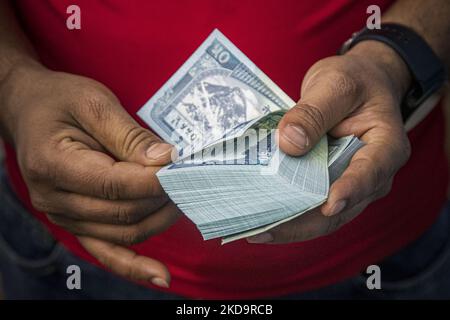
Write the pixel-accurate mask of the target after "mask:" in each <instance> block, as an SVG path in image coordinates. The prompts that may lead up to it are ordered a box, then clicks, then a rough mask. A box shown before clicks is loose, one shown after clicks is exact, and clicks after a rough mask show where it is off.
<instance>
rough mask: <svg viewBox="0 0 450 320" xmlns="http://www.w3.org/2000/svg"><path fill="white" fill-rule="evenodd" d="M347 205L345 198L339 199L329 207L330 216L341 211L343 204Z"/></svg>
mask: <svg viewBox="0 0 450 320" xmlns="http://www.w3.org/2000/svg"><path fill="white" fill-rule="evenodd" d="M346 205H347V201H345V200H339V201H337V202H336V203H335V204H334V206H333V207H332V208H331V212H330V216H334V215H335V214H338V213H339V212H341V211H342V210H343V209H344V208H345V206H346Z"/></svg>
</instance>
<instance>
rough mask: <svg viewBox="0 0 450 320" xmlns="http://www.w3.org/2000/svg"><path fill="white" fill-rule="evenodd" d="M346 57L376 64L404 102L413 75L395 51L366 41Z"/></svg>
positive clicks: (371, 41) (357, 45)
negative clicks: (355, 57)
mask: <svg viewBox="0 0 450 320" xmlns="http://www.w3.org/2000/svg"><path fill="white" fill-rule="evenodd" d="M346 55H353V56H358V57H360V58H363V59H365V60H367V61H368V62H370V63H372V64H374V65H375V66H376V67H377V68H378V69H379V70H381V71H382V72H383V73H384V74H385V75H386V76H387V78H388V81H389V82H390V83H389V85H390V86H391V87H392V88H393V89H394V90H393V92H394V94H395V95H396V96H397V99H398V101H399V102H401V101H402V99H403V97H404V96H405V94H406V93H407V91H408V89H409V88H410V86H411V83H412V75H411V72H410V71H409V69H408V67H407V65H406V63H405V62H404V61H403V59H402V58H401V57H400V55H398V53H397V52H395V50H393V49H392V48H391V47H389V46H388V45H386V44H384V43H382V42H379V41H375V40H366V41H362V42H359V43H357V44H356V45H355V46H354V47H352V48H351V49H350V50H349V51H348V52H347V53H346Z"/></svg>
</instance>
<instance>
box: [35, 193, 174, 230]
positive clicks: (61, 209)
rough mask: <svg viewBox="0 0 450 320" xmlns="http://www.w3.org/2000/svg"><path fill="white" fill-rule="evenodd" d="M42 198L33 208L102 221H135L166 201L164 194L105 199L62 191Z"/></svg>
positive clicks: (58, 214)
mask: <svg viewBox="0 0 450 320" xmlns="http://www.w3.org/2000/svg"><path fill="white" fill-rule="evenodd" d="M46 198H47V199H46V200H45V201H46V204H44V205H43V207H42V208H39V207H38V208H36V209H38V210H41V211H43V212H46V213H50V214H52V215H56V216H63V217H66V218H71V219H74V220H83V221H87V222H100V223H106V224H135V223H138V222H140V221H141V220H142V219H144V218H145V217H146V216H148V215H149V214H151V213H152V212H154V211H156V210H158V209H159V208H161V207H162V206H163V205H165V204H166V203H167V201H168V198H167V197H159V198H145V199H136V200H105V199H99V198H93V197H89V196H85V195H81V194H76V193H68V192H63V191H60V192H56V193H51V194H49V195H47V197H46ZM47 203H48V204H47Z"/></svg>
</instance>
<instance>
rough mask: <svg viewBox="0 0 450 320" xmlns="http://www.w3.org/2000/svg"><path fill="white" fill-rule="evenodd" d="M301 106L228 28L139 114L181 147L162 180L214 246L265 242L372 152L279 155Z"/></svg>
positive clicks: (327, 144)
mask: <svg viewBox="0 0 450 320" xmlns="http://www.w3.org/2000/svg"><path fill="white" fill-rule="evenodd" d="M294 105H295V102H294V101H293V100H292V99H290V98H289V97H288V96H287V95H286V94H285V93H284V92H283V91H282V90H281V89H280V88H279V87H278V86H277V85H276V84H275V83H273V82H272V81H271V80H270V79H269V78H268V77H267V76H266V75H265V74H264V73H263V72H262V71H261V70H260V69H258V67H256V66H255V65H254V64H253V63H252V62H251V61H250V59H248V58H247V57H246V56H245V55H244V54H243V53H242V52H241V51H240V50H239V49H238V48H237V47H236V46H234V45H233V44H232V43H231V42H230V41H229V40H228V39H227V38H226V37H225V36H224V35H223V34H222V33H221V32H220V31H218V30H214V31H213V32H212V34H211V35H210V36H209V37H208V38H207V39H206V40H205V41H204V42H203V44H201V45H200V47H199V48H198V49H197V50H196V51H195V52H194V54H193V55H192V56H191V57H190V58H189V59H188V60H187V61H186V62H185V63H184V65H183V66H182V67H181V68H180V69H179V70H178V71H177V72H176V73H175V74H174V75H173V76H172V77H171V78H170V79H169V80H168V81H167V83H166V84H165V85H164V86H163V87H162V88H161V89H160V90H159V91H158V92H157V93H156V94H155V95H154V96H153V97H152V98H151V99H150V100H149V101H148V102H147V103H146V104H145V105H144V106H143V107H142V108H141V109H140V110H139V111H138V115H139V116H140V117H141V118H142V119H143V120H144V121H145V122H146V123H147V124H148V125H149V126H150V127H151V128H152V129H153V130H154V131H155V132H156V133H158V134H159V135H160V136H161V137H162V138H163V139H164V140H166V141H167V142H168V143H171V144H173V145H175V146H176V148H177V151H178V153H177V155H176V157H175V159H174V161H173V163H172V164H170V165H168V166H166V167H164V168H162V169H161V170H160V171H159V172H158V174H157V176H158V179H159V181H160V183H161V185H162V187H163V188H164V190H165V191H166V192H167V194H168V195H169V197H170V198H171V199H172V201H173V202H174V203H175V204H176V205H177V206H178V207H179V208H180V209H181V211H183V212H184V213H185V214H186V216H187V217H188V218H189V219H190V220H192V222H193V223H194V224H195V225H196V226H197V228H198V229H199V231H200V233H201V234H202V236H203V238H204V239H205V240H208V239H214V238H222V243H227V242H231V241H234V240H237V239H241V238H244V237H248V236H251V235H255V234H258V233H261V232H264V231H266V230H268V229H270V228H273V227H275V226H277V225H279V224H281V223H284V222H286V221H289V220H291V219H293V218H295V217H298V216H299V215H301V214H303V213H304V212H307V211H309V210H311V209H313V208H315V207H317V206H319V205H321V204H322V203H323V202H325V201H326V199H327V196H328V190H329V186H330V184H331V183H332V182H333V181H334V180H335V179H337V178H338V177H339V176H340V175H341V174H342V172H343V171H344V170H345V168H346V167H347V166H348V164H349V162H350V160H351V157H352V156H353V154H354V153H355V152H356V151H357V150H358V149H359V148H360V147H361V146H362V145H363V143H362V142H361V141H360V140H358V138H356V137H354V136H347V137H342V138H339V139H334V138H331V137H327V136H324V137H323V138H322V139H321V140H320V142H319V143H318V144H317V145H316V146H315V147H314V148H313V149H312V150H311V151H310V152H309V153H308V154H306V155H304V156H301V157H291V156H289V155H287V154H285V153H284V152H283V151H281V150H280V149H279V148H278V143H277V137H278V135H277V132H276V127H277V124H278V122H279V120H280V119H281V118H282V116H283V114H284V113H285V112H286V111H287V110H289V108H291V107H292V106H294Z"/></svg>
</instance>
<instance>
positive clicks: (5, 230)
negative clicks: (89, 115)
mask: <svg viewBox="0 0 450 320" xmlns="http://www.w3.org/2000/svg"><path fill="white" fill-rule="evenodd" d="M449 231H450V202H449V203H447V204H446V206H445V208H444V210H443V212H442V214H441V215H440V216H439V218H438V219H437V221H436V222H435V223H434V225H433V226H432V227H431V228H430V229H429V230H428V231H427V232H426V233H425V234H424V235H423V236H422V237H421V238H420V239H418V240H416V241H415V242H414V243H413V244H411V245H409V246H407V247H406V248H404V249H402V250H401V251H400V252H398V253H396V254H395V255H393V256H391V257H389V258H387V259H385V260H384V261H382V262H380V263H378V265H379V266H380V269H381V280H382V281H381V290H369V289H368V288H367V286H366V278H365V276H364V275H362V274H361V275H358V276H355V277H353V278H351V279H349V280H346V281H343V282H341V283H337V284H334V285H331V286H328V287H325V288H322V289H319V290H315V291H310V292H305V293H300V294H291V295H288V296H284V297H278V298H282V299H449V298H450V237H449V235H450V232H449ZM69 265H78V266H79V267H80V268H81V270H82V289H81V290H69V289H67V285H66V280H67V277H68V274H67V273H66V268H67V267H68V266H69ZM0 275H1V277H2V285H3V291H4V294H5V297H6V299H177V298H182V297H179V296H176V295H172V294H167V293H163V292H160V291H157V290H152V289H149V288H146V287H143V286H139V285H137V284H134V283H131V282H129V281H127V280H125V279H122V278H120V277H117V276H115V275H114V274H112V273H109V272H107V271H104V270H102V269H100V268H98V267H96V266H94V265H92V264H89V263H87V262H85V261H82V260H81V259H79V258H77V257H75V256H74V255H73V254H71V253H70V252H69V251H67V250H66V249H65V248H63V247H62V246H61V245H60V244H59V243H57V242H56V241H55V240H54V239H53V238H52V237H51V236H50V234H49V233H48V232H47V231H46V229H45V228H44V227H43V226H42V225H41V224H40V223H39V222H37V220H35V219H34V218H33V217H32V216H31V214H30V213H29V212H27V210H25V209H24V208H23V207H22V205H21V203H20V201H19V200H18V199H17V198H16V197H15V195H14V194H13V192H12V191H11V189H10V187H9V185H8V183H7V181H6V179H5V177H4V174H1V182H0Z"/></svg>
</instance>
